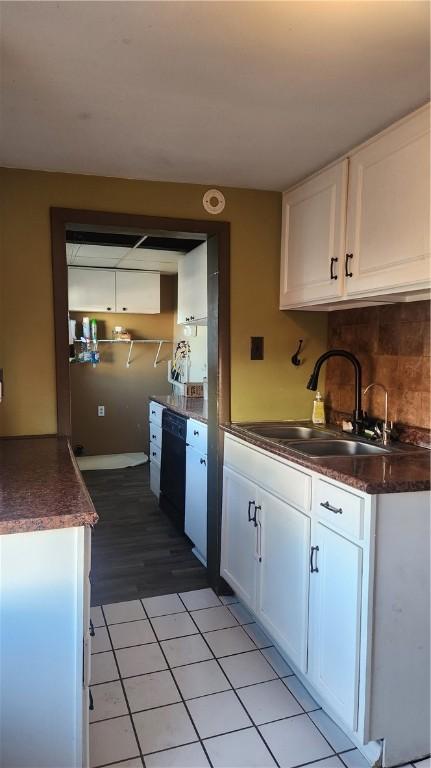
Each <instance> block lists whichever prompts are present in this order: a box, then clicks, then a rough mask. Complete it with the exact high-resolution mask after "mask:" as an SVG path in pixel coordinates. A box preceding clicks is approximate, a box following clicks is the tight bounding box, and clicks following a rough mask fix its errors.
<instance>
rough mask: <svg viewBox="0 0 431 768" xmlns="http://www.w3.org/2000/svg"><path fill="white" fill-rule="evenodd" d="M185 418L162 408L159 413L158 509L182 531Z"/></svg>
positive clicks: (184, 486) (184, 479)
mask: <svg viewBox="0 0 431 768" xmlns="http://www.w3.org/2000/svg"><path fill="white" fill-rule="evenodd" d="M186 438H187V419H186V418H185V416H180V415H179V414H178V413H174V412H173V411H170V410H169V409H168V408H165V409H164V410H163V413H162V462H161V468H160V499H159V504H160V509H161V510H162V511H163V512H165V513H166V514H167V515H168V516H169V517H170V518H171V520H172V522H173V523H174V524H175V526H176V527H177V528H178V529H179V530H181V531H183V532H184V507H185V499H186Z"/></svg>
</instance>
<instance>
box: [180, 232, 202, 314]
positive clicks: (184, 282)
mask: <svg viewBox="0 0 431 768" xmlns="http://www.w3.org/2000/svg"><path fill="white" fill-rule="evenodd" d="M207 317H208V300H207V244H206V243H202V244H201V245H198V246H197V248H194V249H193V250H192V251H190V252H189V253H187V254H185V256H183V257H182V258H181V259H180V260H179V262H178V320H177V322H178V324H179V325H180V324H181V323H190V322H191V323H197V322H202V321H204V320H206V318H207Z"/></svg>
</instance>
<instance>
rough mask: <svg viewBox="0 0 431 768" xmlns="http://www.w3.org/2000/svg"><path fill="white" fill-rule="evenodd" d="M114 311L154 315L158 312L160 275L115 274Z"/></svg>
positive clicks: (123, 272) (140, 273)
mask: <svg viewBox="0 0 431 768" xmlns="http://www.w3.org/2000/svg"><path fill="white" fill-rule="evenodd" d="M115 280H116V301H115V304H116V311H117V312H128V313H130V312H133V313H137V314H144V315H155V314H157V313H159V312H160V275H158V274H156V273H155V272H132V271H130V272H127V271H126V270H124V271H122V272H120V271H118V272H116V278H115Z"/></svg>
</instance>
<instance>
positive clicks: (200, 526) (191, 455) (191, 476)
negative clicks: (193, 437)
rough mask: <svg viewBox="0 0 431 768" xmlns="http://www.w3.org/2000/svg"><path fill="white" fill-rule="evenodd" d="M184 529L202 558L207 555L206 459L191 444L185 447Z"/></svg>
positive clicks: (204, 558)
mask: <svg viewBox="0 0 431 768" xmlns="http://www.w3.org/2000/svg"><path fill="white" fill-rule="evenodd" d="M184 530H185V532H186V534H187V536H188V537H189V539H191V540H192V542H193V544H194V545H195V547H196V549H197V550H198V552H199V553H200V555H201V556H202V558H203V560H206V557H207V459H206V456H203V455H202V454H201V453H199V451H197V450H196V449H195V448H192V446H191V445H188V446H187V449H186V510H185V520H184Z"/></svg>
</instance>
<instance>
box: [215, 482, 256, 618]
mask: <svg viewBox="0 0 431 768" xmlns="http://www.w3.org/2000/svg"><path fill="white" fill-rule="evenodd" d="M256 491H257V488H256V485H255V484H254V483H252V482H250V481H249V480H247V479H246V478H245V477H243V476H242V475H240V474H239V473H238V472H234V471H232V470H231V469H228V468H226V467H225V469H224V472H223V518H222V544H221V564H220V567H221V575H222V576H223V578H224V579H226V581H227V582H228V584H230V586H231V587H232V589H233V590H234V591H235V593H236V594H237V595H238V597H239V598H241V600H243V601H244V602H245V603H246V604H247V605H248V606H249V607H250V608H253V609H254V608H255V607H256V584H257V569H256V564H257V559H258V554H257V537H256V530H257V529H256V527H255V525H254V523H253V522H252V514H253V513H252V512H251V509H252V507H253V504H255V503H256Z"/></svg>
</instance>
